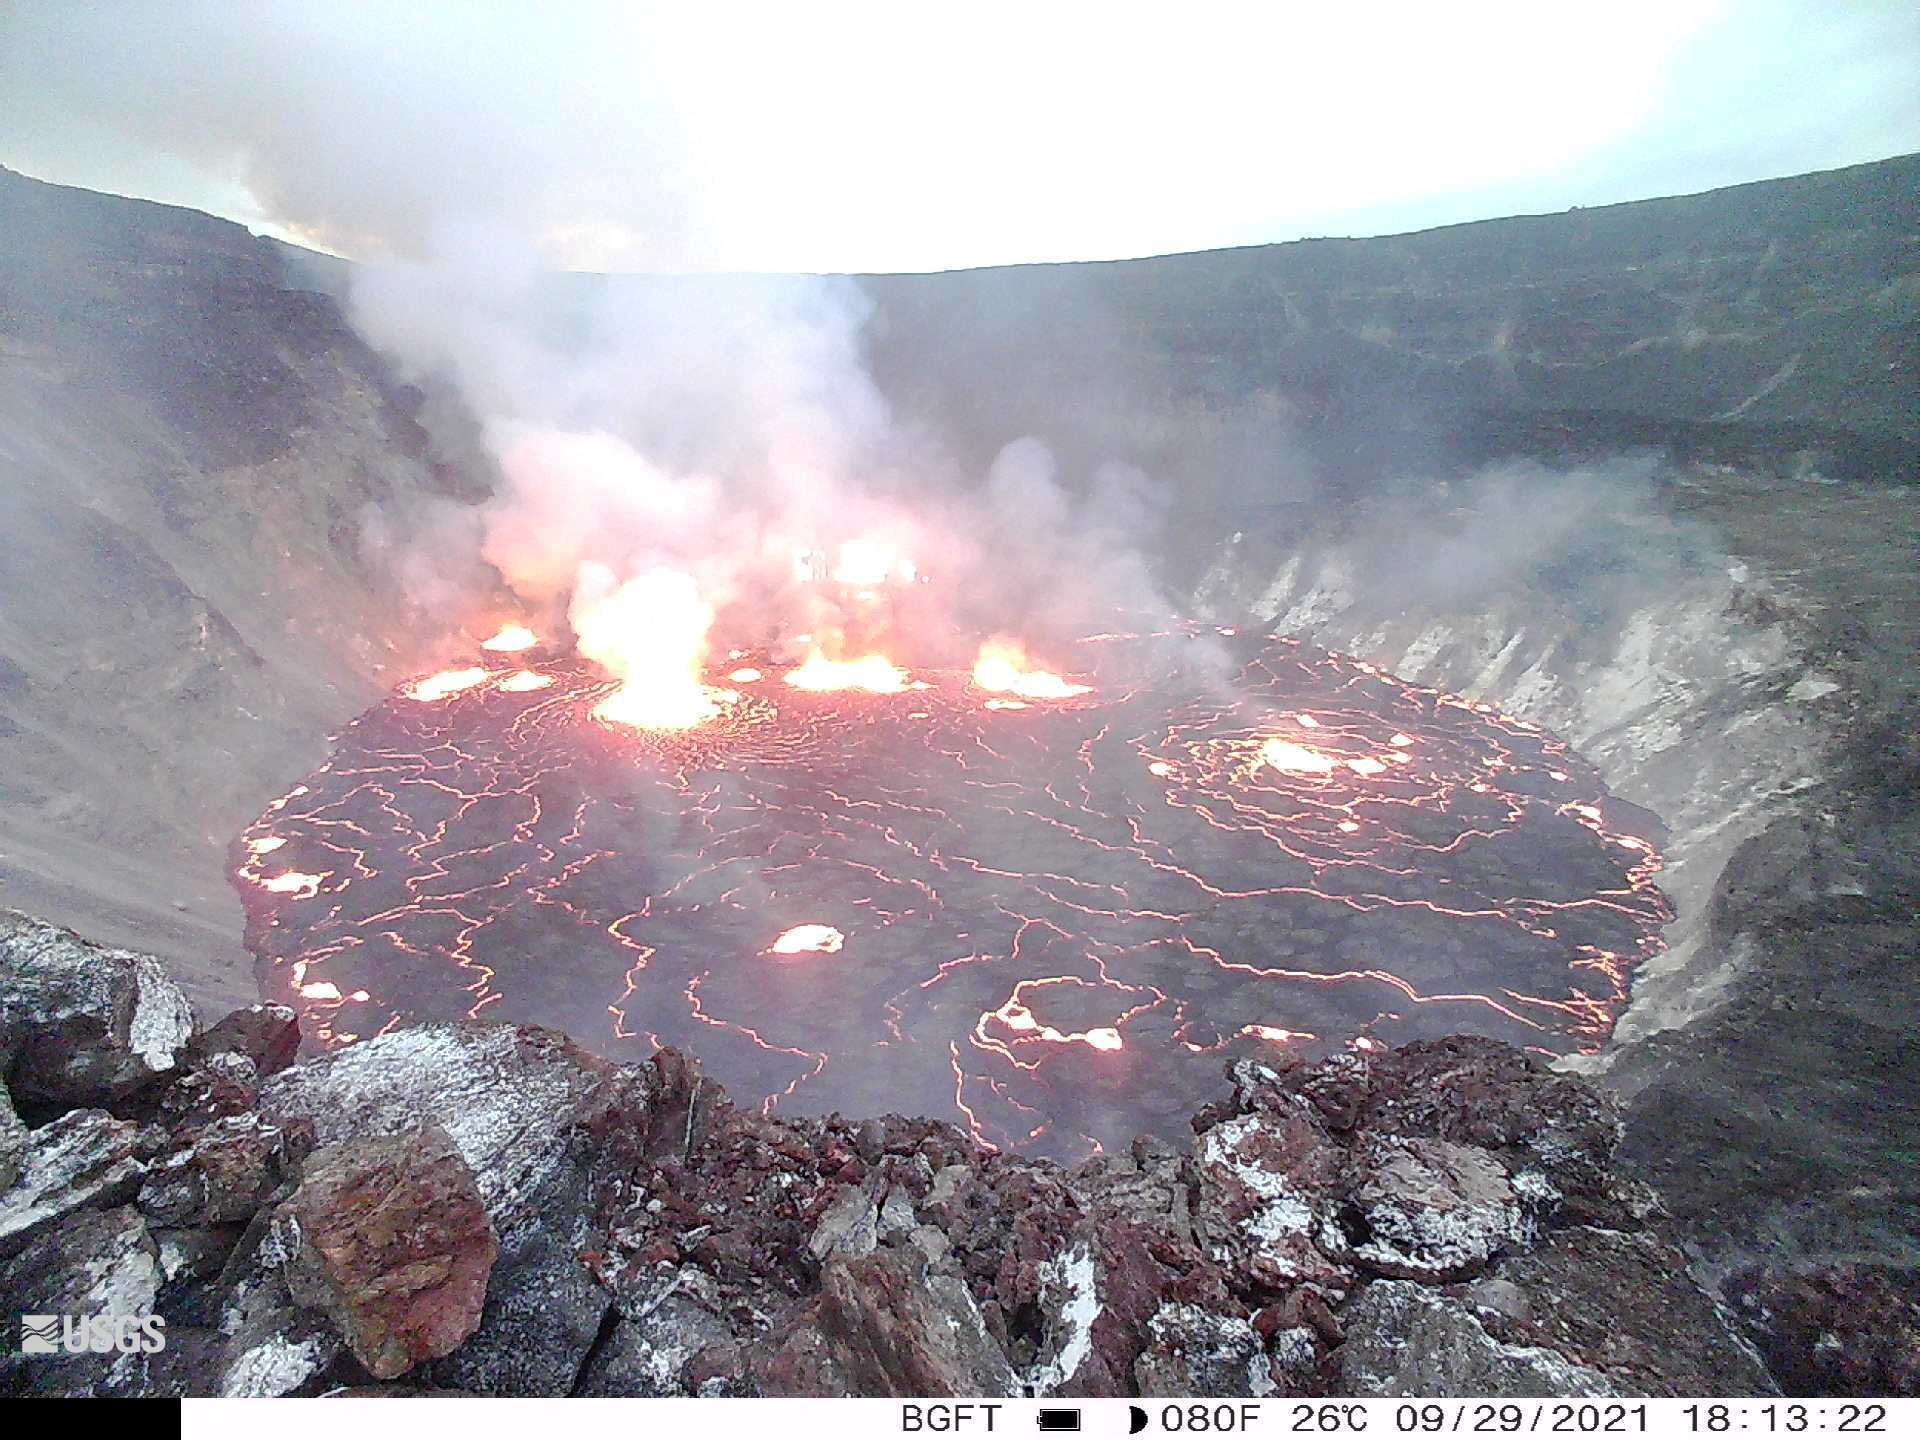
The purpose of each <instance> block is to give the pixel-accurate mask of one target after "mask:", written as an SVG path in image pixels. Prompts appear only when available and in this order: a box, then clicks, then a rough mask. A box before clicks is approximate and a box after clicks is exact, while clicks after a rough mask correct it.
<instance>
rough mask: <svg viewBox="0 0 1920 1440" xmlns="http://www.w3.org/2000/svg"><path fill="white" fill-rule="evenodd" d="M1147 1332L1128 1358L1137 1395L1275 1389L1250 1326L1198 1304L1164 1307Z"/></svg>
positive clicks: (1266, 1391) (1253, 1393)
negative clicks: (1141, 1345)
mask: <svg viewBox="0 0 1920 1440" xmlns="http://www.w3.org/2000/svg"><path fill="white" fill-rule="evenodd" d="M1148 1330H1149V1332H1150V1334H1151V1336H1152V1339H1151V1342H1150V1343H1149V1344H1148V1346H1147V1348H1146V1349H1145V1350H1143V1351H1142V1352H1141V1353H1140V1358H1139V1359H1137V1360H1135V1361H1134V1362H1133V1374H1134V1380H1135V1383H1136V1385H1137V1387H1138V1393H1139V1394H1141V1395H1167V1396H1175V1395H1245V1396H1254V1397H1258V1396H1262V1395H1271V1394H1273V1393H1274V1389H1275V1384H1274V1378H1273V1365H1272V1362H1271V1361H1270V1360H1269V1359H1268V1358H1267V1350H1266V1344H1265V1342H1264V1341H1263V1340H1262V1338H1261V1337H1260V1335H1259V1333H1258V1332H1257V1331H1255V1330H1254V1328H1253V1326H1252V1325H1250V1324H1248V1323H1247V1322H1246V1321H1245V1320H1243V1319H1240V1318H1238V1317H1236V1316H1232V1315H1221V1314H1217V1313H1216V1312H1214V1311H1212V1310H1205V1309H1202V1308H1201V1307H1200V1306H1198V1305H1167V1306H1163V1307H1162V1308H1161V1309H1160V1310H1159V1311H1158V1312H1157V1313H1156V1314H1155V1315H1154V1317H1153V1319H1152V1320H1151V1321H1149V1322H1148Z"/></svg>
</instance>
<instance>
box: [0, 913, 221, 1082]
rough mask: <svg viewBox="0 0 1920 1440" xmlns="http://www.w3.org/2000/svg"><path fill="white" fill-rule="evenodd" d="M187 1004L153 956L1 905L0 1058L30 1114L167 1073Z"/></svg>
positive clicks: (189, 1026)
mask: <svg viewBox="0 0 1920 1440" xmlns="http://www.w3.org/2000/svg"><path fill="white" fill-rule="evenodd" d="M192 1035H193V1006H192V1005H191V1004H190V1003H189V1002H188V1000H187V996H186V992H185V991H183V990H182V989H181V988H180V987H179V986H178V985H176V984H174V983H173V981H172V980H171V979H170V978H168V976H167V972H166V970H165V968H164V967H162V965H161V964H160V962H159V961H158V960H156V959H154V958H153V957H152V956H151V955H140V954H136V953H135V952H133V951H131V950H114V949H109V948H107V947H106V946H103V945H95V944H93V943H92V942H90V941H87V940H82V939H81V938H80V937H79V936H78V935H75V934H74V933H73V932H72V931H71V930H63V929H61V928H60V927H59V926H57V925H48V924H46V923H45V922H43V921H40V920H35V919H32V918H31V917H29V916H26V915H22V914H19V913H18V912H17V911H12V910H0V1060H4V1068H5V1075H6V1080H7V1085H8V1088H9V1089H10V1090H11V1091H12V1093H13V1098H14V1101H15V1102H16V1103H17V1104H18V1105H19V1106H20V1107H21V1108H22V1109H24V1110H27V1111H29V1112H33V1111H42V1112H52V1113H57V1112H58V1111H61V1110H69V1109H73V1108H75V1107H77V1106H111V1105H113V1104H115V1103H116V1102H118V1101H121V1100H124V1099H126V1098H127V1097H128V1096H130V1095H132V1094H133V1093H134V1092H135V1091H137V1090H140V1089H141V1088H143V1087H144V1086H146V1085H148V1084H150V1083H151V1082H152V1081H153V1080H154V1079H156V1078H157V1077H158V1076H161V1075H165V1074H167V1073H169V1072H170V1071H172V1070H173V1069H174V1068H175V1066H177V1065H178V1064H179V1063H180V1060H181V1057H182V1055H183V1053H184V1052H185V1050H186V1047H187V1042H188V1041H189V1040H190V1039H191V1038H192Z"/></svg>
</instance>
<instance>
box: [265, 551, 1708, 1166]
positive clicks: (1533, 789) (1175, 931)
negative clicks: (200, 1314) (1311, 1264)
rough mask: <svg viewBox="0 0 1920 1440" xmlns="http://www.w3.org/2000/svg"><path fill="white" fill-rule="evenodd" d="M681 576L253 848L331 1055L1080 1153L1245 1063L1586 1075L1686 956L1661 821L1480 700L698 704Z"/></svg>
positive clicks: (764, 671)
mask: <svg viewBox="0 0 1920 1440" xmlns="http://www.w3.org/2000/svg"><path fill="white" fill-rule="evenodd" d="M877 563H878V562H876V564H877ZM869 568H871V567H869ZM860 573H861V575H862V576H864V575H865V574H866V573H867V571H866V570H862V571H861V572H860ZM685 579H686V577H684V576H675V575H674V574H673V572H670V571H662V572H651V573H649V574H647V575H643V576H641V577H639V578H638V579H636V580H632V581H629V582H627V583H626V584H625V585H614V584H613V583H612V577H611V576H606V577H592V576H589V577H586V581H587V583H584V584H583V585H582V587H581V589H580V591H579V597H584V598H577V599H576V603H575V613H574V616H573V619H574V623H575V626H576V628H577V630H578V633H579V637H580V644H579V651H580V653H579V654H577V655H571V656H567V657H564V658H552V657H551V656H550V655H546V654H545V652H542V651H540V650H538V649H535V648H533V647H532V646H530V645H516V646H515V647H514V648H511V649H499V648H496V649H495V650H492V651H486V652H484V657H485V658H483V659H481V660H480V661H478V662H477V663H472V664H467V663H462V664H459V665H457V666H456V667H454V668H451V669H449V670H446V671H443V672H441V673H440V674H438V675H434V676H429V677H426V678H425V679H422V680H419V681H416V682H414V683H412V684H410V685H406V686H403V687H401V688H400V689H399V690H398V691H397V692H396V693H395V695H394V696H393V697H392V698H391V699H389V700H388V701H386V702H385V703H383V704H381V705H378V706H376V707H375V708H374V709H372V710H370V711H368V712H367V713H366V714H365V715H362V716H361V717H360V718H359V719H358V720H356V721H354V722H353V723H352V724H351V725H350V726H349V727H347V729H346V730H345V732H344V733H343V734H342V735H341V736H340V737H339V739H338V741H337V742H336V747H335V750H334V752H333V754H332V755H331V757H330V758H329V759H328V760H327V761H326V763H325V764H324V765H322V766H321V767H320V769H319V770H318V771H316V772H315V773H314V774H313V775H311V776H309V777H307V779H305V780H304V781H302V782H301V783H300V784H298V785H296V786H295V787H293V788H292V789H291V790H289V791H288V792H287V793H286V794H285V795H284V796H282V797H281V798H280V799H278V800H276V801H275V802H274V803H273V804H272V805H271V806H270V807H268V809H267V811H266V813H265V814H264V815H262V816H261V818H260V819H259V820H258V821H257V822H256V823H255V824H253V825H252V826H250V827H248V829H247V830H246V831H245V832H244V833H243V834H242V835H241V837H240V838H239V841H238V842H237V844H236V848H235V865H236V879H237V883H238V885H239V887H240V890H241V894H242V896H243V897H244V899H245V902H246V906H247V911H248V917H249V920H248V943H249V946H250V947H251V948H252V950H253V951H254V953H255V955H256V957H257V959H258V962H259V966H260V973H261V978H262V984H263V987H264V989H265V991H266V993H267V994H268V995H269V996H270V997H272V998H274V999H277V1000H282V1001H285V1002H286V1003H289V1004H292V1005H294V1006H296V1007H298V1009H299V1010H300V1011H301V1013H302V1016H303V1020H304V1022H305V1025H306V1028H307V1032H308V1034H309V1035H310V1036H311V1037H313V1039H314V1042H315V1043H317V1044H319V1045H323V1046H336V1045H342V1044H347V1043H351V1042H352V1041H353V1040H355V1039H357V1038H361V1037H365V1036H369V1035H373V1034H376V1033H378V1032H380V1031H383V1030H386V1029H389V1028H391V1027H393V1026H395V1025H398V1024H400V1023H402V1022H403V1021H405V1020H410V1019H422V1018H452V1017H460V1016H476V1017H487V1018H495V1019H504V1020H514V1021H521V1022H528V1023H541V1024H546V1025H551V1026H554V1027H557V1028H560V1029H564V1030H566V1031H567V1032H569V1033H570V1034H572V1035H573V1036H575V1037H576V1038H577V1039H579V1040H580V1041H581V1042H582V1043H584V1044H586V1045H588V1046H589V1047H591V1048H593V1049H596V1050H598V1051H600V1052H602V1053H604V1054H607V1055H610V1056H614V1057H617V1058H628V1059H639V1058H643V1057H644V1056H645V1055H647V1054H648V1053H650V1052H651V1050H652V1049H653V1047H655V1046H656V1045H663V1044H671V1045H676V1046H680V1047H682V1048H685V1049H687V1050H689V1051H691V1052H692V1053H694V1054H695V1055H697V1056H699V1057H700V1059H701V1060H702V1061H703V1062H704V1063H705V1064H706V1066H707V1067H708V1069H709V1070H710V1071H712V1072H713V1073H714V1074H715V1075H717V1076H718V1077H719V1078H720V1079H722V1080H724V1081H725V1082H726V1084H727V1086H728V1087H729V1089H730V1090H731V1091H732V1093H733V1094H734V1095H736V1096H738V1097H742V1098H743V1099H744V1098H747V1097H752V1098H753V1099H755V1100H757V1101H758V1103H760V1104H762V1105H764V1106H766V1107H768V1108H773V1107H780V1108H783V1109H801V1110H807V1111H814V1112H822V1111H826V1110H832V1109H837V1110H840V1111H843V1112H846V1113H851V1114H876V1113H882V1112H886V1111H901V1112H907V1113H919V1114H946V1115H948V1116H951V1117H952V1118H953V1119H954V1120H956V1121H957V1122H958V1123H960V1124H962V1125H964V1126H966V1127H967V1128H969V1129H970V1130H971V1131H972V1133H973V1134H974V1135H975V1136H976V1137H977V1138H978V1139H979V1140H980V1141H981V1142H982V1143H983V1144H987V1145H991V1146H996V1147H1004V1148H1018V1149H1024V1150H1028V1151H1032V1152H1036V1153H1044V1154H1052V1155H1056V1156H1060V1157H1063V1158H1073V1157H1078V1156H1082V1155H1086V1154H1088V1153H1091V1152H1094V1151H1097V1150H1099V1149H1100V1148H1102V1147H1112V1146H1114V1145H1116V1144H1124V1142H1125V1141H1126V1140H1127V1139H1129V1138H1130V1137H1131V1136H1132V1135H1134V1134H1136V1133H1138V1132H1140V1131H1143V1130H1146V1131H1157V1132H1161V1133H1166V1134H1169V1135H1177V1134H1179V1133H1181V1131H1182V1129H1183V1127H1184V1125H1185V1122H1186V1118H1187V1116H1188V1115H1190V1114H1191V1112H1192V1111H1193V1110H1194V1109H1195V1108H1196V1107H1197V1106H1198V1105H1200V1104H1202V1103H1204V1102H1205V1101H1207V1100H1208V1099H1210V1098H1213V1097H1214V1096H1215V1095H1217V1094H1218V1093H1219V1092H1220V1089H1221V1087H1222V1084H1223V1081H1222V1079H1221V1070H1222V1062H1223V1060H1225V1059H1229V1058H1233V1057H1236V1056H1243V1055H1244V1056H1250V1057H1255V1058H1261V1059H1267V1060H1273V1059H1276V1058H1280V1057H1283V1056H1285V1055H1287V1054H1290V1053H1309V1052H1319V1051H1325V1050H1328V1049H1333V1048H1341V1047H1345V1048H1354V1049H1359V1050H1366V1049H1369V1048H1372V1047H1374V1046H1377V1045H1381V1044H1393V1043H1399V1042H1402V1041H1405V1040H1408V1039H1413V1038H1416V1037H1420V1036H1430V1035H1437V1034H1444V1033H1448V1032H1452V1031H1473V1032H1478V1033H1483V1034H1491V1035H1495V1036H1498V1037H1500V1038H1503V1039H1507V1040H1511V1041H1513V1042H1515V1043H1518V1044H1521V1045H1524V1046H1529V1047H1532V1048H1535V1049H1537V1050H1540V1051H1542V1052H1548V1053H1566V1052H1569V1051H1574V1050H1581V1049H1590V1048H1592V1047H1595V1046H1597V1045H1599V1044H1600V1043H1602V1042H1603V1041H1604V1040H1605V1039H1606V1037H1607V1035H1608V1034H1609V1033H1610V1030H1611V1027H1612V1024H1613V1018H1614V1016H1615V1014H1616V1013H1617V1011H1618V1010H1619V1007H1620V1006H1621V1004H1622V1003H1623V1002H1624V999H1625V996H1626V993H1627V982H1628V978H1629V975H1630V973H1631V971H1632V969H1633V967H1634V966H1635V965H1636V964H1638V963H1640V962H1641V961H1642V960H1644V959H1645V958H1646V957H1648V956H1649V955H1651V954H1653V953H1655V952H1656V951H1657V950H1658V949H1659V948H1660V945H1661V939H1660V936H1661V929H1662V926H1663V925H1664V923H1665V922H1666V920H1667V919H1668V918H1669V917H1670V912H1669V909H1668V906H1667V903H1666V901H1665V899H1664V897H1663V896H1662V895H1661V893H1660V891H1659V889H1658V888H1657V886H1656V883H1655V877H1656V875H1657V873H1658V870H1659V868H1660V861H1659V856H1658V852H1657V848H1656V841H1655V838H1654V837H1655V836H1656V835H1657V828H1656V825H1655V822H1654V820H1653V817H1651V816H1649V815H1647V814H1646V813H1645V812H1643V811H1639V810H1636V809H1635V808H1634V807H1631V806H1628V805H1625V804H1623V803H1622V802H1619V801H1617V800H1615V799H1613V798H1612V797H1610V796H1609V795H1608V794H1607V792H1606V790H1605V788H1604V786H1603V785H1602V784H1601V782H1600V779H1599V776H1598V775H1597V774H1596V772H1595V771H1594V769H1593V767H1592V766H1591V765H1589V764H1587V763H1586V762H1585V761H1584V760H1582V759H1581V758H1580V757H1579V756H1578V755H1576V754H1574V753H1573V752H1572V751H1571V750H1569V748H1568V747H1567V745H1566V744H1565V743H1563V742H1562V741H1560V740H1558V739H1556V738H1554V737H1553V736H1551V735H1549V734H1547V733H1545V732H1543V731H1541V730H1539V729H1537V728H1535V727H1533V726H1531V725H1528V724H1524V723H1522V722H1520V721H1518V720H1515V719H1512V718H1510V717H1507V716H1504V715H1501V714H1499V713H1498V712H1496V711H1494V710H1493V709H1491V708H1490V707H1488V706H1485V705H1482V704H1478V703H1474V702H1471V701H1468V700H1465V699H1462V698H1460V697H1458V696H1454V695H1449V694H1445V693H1442V692H1440V691H1436V690H1432V689H1427V688H1424V687H1421V686H1417V685H1412V684H1408V683H1405V682H1403V681H1400V680H1398V679H1395V678H1394V677H1392V676H1390V675H1387V674H1385V673H1383V672H1381V671H1379V670H1378V669H1376V668H1374V667H1371V666H1369V665H1366V664H1364V663H1361V662H1359V661H1357V660H1354V659H1351V658H1348V657H1344V656H1341V655H1337V654H1332V653H1329V652H1326V651H1322V650H1318V649H1315V648H1313V647H1311V646H1308V645H1305V644H1301V643H1297V642H1295V641H1292V640H1287V639H1270V638H1264V637H1255V636H1240V635H1235V634H1233V633H1232V632H1230V631H1215V630H1214V629H1212V628H1211V627H1200V626H1193V627H1185V628H1180V629H1175V630H1170V631H1165V632H1160V633H1141V634H1125V635H1120V634H1110V635H1103V636H1098V637H1090V638H1088V639H1086V640H1083V641H1081V642H1079V643H1078V644H1077V645H1075V646H1072V647H1068V648H1070V650H1071V653H1065V654H1054V655H1049V656H1047V657H1046V661H1047V662H1049V663H1050V664H1051V666H1052V667H1054V668H1048V664H1046V663H1042V662H1041V661H1038V660H1035V659H1033V658H1031V657H1028V656H1027V655H1026V654H1025V653H1024V652H1023V651H1022V650H1021V649H1020V648H1019V647H1018V646H1017V645H1015V644H1012V643H1010V642H989V644H988V645H987V646H986V647H984V648H983V650H982V652H981V656H980V659H979V661H978V663H977V664H976V665H975V667H974V668H973V670H971V671H961V670H918V669H916V670H914V671H912V672H911V673H910V672H909V671H907V670H906V669H905V668H903V667H901V666H899V665H897V664H895V663H894V662H893V661H891V660H889V659H886V658H885V657H882V656H879V655H871V656H868V657H865V658H863V659H859V660H856V661H850V662H836V661H829V660H827V659H825V658H824V657H823V656H819V655H817V654H816V655H813V656H809V658H807V659H806V661H805V662H804V663H802V664H800V665H798V666H794V665H792V664H790V663H789V664H782V663H781V660H780V659H779V657H778V656H776V655H774V654H771V653H759V652H751V651H736V652H733V653H732V654H730V655H728V656H727V657H726V659H725V662H724V665H722V666H719V667H716V668H715V670H714V672H713V673H712V674H711V675H709V673H708V671H707V668H706V661H705V655H704V644H705V642H704V638H703V637H704V634H705V629H706V624H707V621H708V620H709V619H710V618H711V616H710V615H707V614H703V613H702V606H701V603H700V601H699V597H698V595H697V594H696V593H695V592H694V590H693V588H692V586H691V584H690V583H683V582H684V581H685ZM641 612H644V614H645V617H646V622H647V623H646V624H645V625H644V626H635V625H633V624H631V623H629V622H630V621H631V619H632V617H633V615H634V614H637V613H641ZM636 636H637V637H639V638H635V637H636ZM512 638H514V639H515V640H518V639H519V637H518V636H514V637H512ZM543 656H545V658H542V657H543ZM1223 657H1224V658H1223ZM728 680H731V681H732V682H733V686H736V687H738V688H731V687H730V686H729V685H727V684H726V683H724V682H726V681H728ZM763 680H764V681H765V682H766V683H756V682H761V681H763ZM781 680H784V681H785V682H787V683H777V682H778V681H781Z"/></svg>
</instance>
